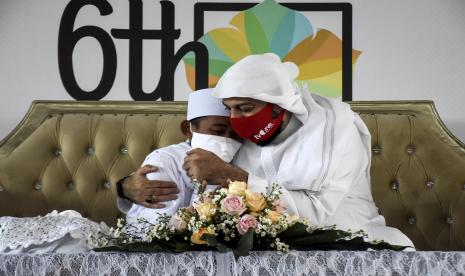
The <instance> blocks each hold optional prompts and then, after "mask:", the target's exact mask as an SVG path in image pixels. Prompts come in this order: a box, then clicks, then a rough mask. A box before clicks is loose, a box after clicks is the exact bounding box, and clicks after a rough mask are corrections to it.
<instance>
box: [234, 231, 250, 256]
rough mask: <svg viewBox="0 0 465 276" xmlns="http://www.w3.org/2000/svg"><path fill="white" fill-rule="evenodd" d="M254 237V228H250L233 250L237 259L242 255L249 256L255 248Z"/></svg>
mask: <svg viewBox="0 0 465 276" xmlns="http://www.w3.org/2000/svg"><path fill="white" fill-rule="evenodd" d="M253 237H254V229H251V228H249V230H247V232H246V233H245V234H244V235H242V237H241V239H240V240H239V243H238V244H237V247H236V248H235V249H234V250H233V253H234V257H235V258H236V260H237V259H238V258H239V257H240V256H248V255H249V251H250V250H252V249H253V244H254V243H253Z"/></svg>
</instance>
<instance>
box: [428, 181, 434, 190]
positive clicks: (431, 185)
mask: <svg viewBox="0 0 465 276" xmlns="http://www.w3.org/2000/svg"><path fill="white" fill-rule="evenodd" d="M433 186H434V182H433V180H428V182H426V187H428V188H430V189H431V188H433Z"/></svg>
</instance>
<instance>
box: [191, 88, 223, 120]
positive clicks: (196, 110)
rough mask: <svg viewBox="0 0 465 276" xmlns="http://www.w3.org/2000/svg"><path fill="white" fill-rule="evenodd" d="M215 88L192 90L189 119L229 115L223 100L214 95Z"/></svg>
mask: <svg viewBox="0 0 465 276" xmlns="http://www.w3.org/2000/svg"><path fill="white" fill-rule="evenodd" d="M212 92H213V88H207V89H201V90H197V91H195V92H192V93H191V94H190V95H189V100H188V102H187V120H189V121H190V120H192V119H195V118H198V117H204V116H224V117H229V111H228V110H226V108H225V106H224V105H223V102H222V101H221V100H220V99H218V98H215V97H213V96H212Z"/></svg>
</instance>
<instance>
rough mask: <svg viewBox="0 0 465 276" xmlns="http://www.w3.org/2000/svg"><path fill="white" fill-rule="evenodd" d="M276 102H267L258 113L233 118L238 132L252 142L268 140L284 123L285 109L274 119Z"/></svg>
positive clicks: (232, 120) (232, 122)
mask: <svg viewBox="0 0 465 276" xmlns="http://www.w3.org/2000/svg"><path fill="white" fill-rule="evenodd" d="M273 106H274V104H271V103H269V104H267V105H266V106H265V107H264V108H263V109H262V110H260V111H259V112H258V113H257V114H255V115H252V116H249V117H242V118H231V125H232V127H233V128H234V130H236V132H237V134H239V136H241V137H242V138H244V139H248V140H250V141H251V142H252V143H260V142H264V141H266V140H268V139H269V138H270V137H271V136H272V135H273V134H275V133H276V131H277V130H278V129H279V127H280V126H281V124H282V123H283V117H284V109H283V110H281V112H280V113H279V115H278V116H277V117H276V118H274V119H273Z"/></svg>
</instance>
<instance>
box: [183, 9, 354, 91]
mask: <svg viewBox="0 0 465 276" xmlns="http://www.w3.org/2000/svg"><path fill="white" fill-rule="evenodd" d="M229 23H230V24H231V26H230V27H224V28H217V29H213V30H211V31H209V32H208V33H206V34H205V35H203V36H202V37H201V38H200V39H199V42H201V43H203V44H204V45H205V46H206V47H207V49H208V52H209V72H208V85H209V87H214V86H215V85H216V83H217V82H218V80H219V79H220V77H221V76H222V75H223V73H224V72H225V71H226V70H227V69H228V68H229V67H230V66H232V65H233V64H234V63H236V62H237V61H239V60H240V59H242V58H243V57H246V56H248V55H251V54H262V53H267V52H273V53H275V54H277V55H279V56H280V57H281V60H283V61H291V62H294V63H295V64H297V66H298V67H299V70H300V73H299V76H298V77H297V82H298V83H299V84H301V85H305V86H307V87H308V89H309V90H310V91H311V92H313V93H317V94H320V95H323V96H328V97H335V98H340V97H342V41H341V39H339V38H338V37H337V36H336V35H335V34H333V33H332V32H331V31H329V30H325V29H318V30H317V31H316V32H315V30H314V29H313V27H312V25H311V23H310V21H309V20H308V19H307V17H306V16H305V15H303V14H302V13H300V12H298V11H295V10H291V9H289V8H287V7H284V6H282V5H280V4H278V3H276V2H275V1H274V0H265V1H264V2H262V3H260V4H258V5H255V6H254V7H252V8H250V9H248V10H245V11H241V12H239V13H238V14H237V15H235V16H234V17H233V18H232V19H231V21H230V22H229ZM360 53H361V52H359V51H356V50H352V64H353V65H354V64H355V62H356V61H357V58H358V57H359V55H360ZM183 60H184V63H185V68H186V77H187V81H188V83H189V86H190V88H191V89H192V90H195V56H194V54H192V53H189V54H187V55H186V56H185V57H184V59H183Z"/></svg>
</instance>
